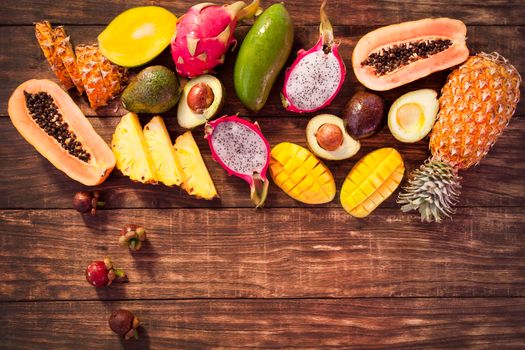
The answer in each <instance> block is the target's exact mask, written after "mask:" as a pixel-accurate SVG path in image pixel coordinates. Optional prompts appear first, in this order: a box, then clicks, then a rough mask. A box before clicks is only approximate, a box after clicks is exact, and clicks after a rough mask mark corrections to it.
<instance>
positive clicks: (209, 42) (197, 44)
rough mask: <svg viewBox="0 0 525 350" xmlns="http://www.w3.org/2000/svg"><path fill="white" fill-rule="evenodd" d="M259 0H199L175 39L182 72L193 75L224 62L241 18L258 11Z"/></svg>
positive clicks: (174, 51) (173, 44)
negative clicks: (223, 0) (216, 0)
mask: <svg viewBox="0 0 525 350" xmlns="http://www.w3.org/2000/svg"><path fill="white" fill-rule="evenodd" d="M259 1H260V0H254V1H253V2H252V3H251V4H250V5H249V6H247V5H246V3H244V2H243V1H237V2H235V3H233V4H231V5H224V6H221V5H214V4H212V3H209V2H205V3H202V4H198V5H195V6H193V7H192V8H190V9H189V10H188V12H187V13H186V14H185V15H184V16H182V17H181V18H180V19H179V22H178V23H177V30H176V33H175V36H174V37H173V39H172V41H171V56H172V57H173V61H174V62H175V66H176V67H177V72H178V73H179V74H180V75H183V76H186V77H188V78H193V77H195V76H198V75H202V74H207V73H209V72H210V71H211V70H212V69H213V68H214V67H215V66H217V65H219V64H222V63H224V54H225V53H226V51H227V50H228V48H229V47H230V45H231V44H232V43H237V42H236V40H235V37H234V36H233V34H234V31H235V27H236V26H237V22H238V21H239V20H242V19H245V18H249V17H252V16H254V15H255V13H256V12H257V10H258V9H259Z"/></svg>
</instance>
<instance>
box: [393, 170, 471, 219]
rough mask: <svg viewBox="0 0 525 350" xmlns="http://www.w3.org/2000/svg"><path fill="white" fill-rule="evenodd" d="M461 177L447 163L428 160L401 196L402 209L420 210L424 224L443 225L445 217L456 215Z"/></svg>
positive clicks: (414, 174) (398, 200)
mask: <svg viewBox="0 0 525 350" xmlns="http://www.w3.org/2000/svg"><path fill="white" fill-rule="evenodd" d="M460 180H461V177H460V176H459V175H458V174H457V171H456V170H455V169H454V168H453V167H452V166H450V165H449V164H447V163H444V162H442V161H437V160H427V161H426V162H425V164H423V165H422V166H421V167H420V168H419V169H416V170H415V171H413V172H412V176H411V177H410V179H409V181H408V185H407V186H406V187H404V188H403V190H404V191H403V192H402V193H400V194H399V196H398V199H397V203H399V204H402V206H401V210H402V211H403V212H408V211H411V210H418V211H419V213H420V214H421V221H424V222H432V221H436V222H441V220H442V218H443V217H444V216H447V217H450V215H451V214H454V212H455V209H454V206H455V205H456V204H457V202H458V198H459V194H460V190H461V185H460Z"/></svg>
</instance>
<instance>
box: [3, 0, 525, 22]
mask: <svg viewBox="0 0 525 350" xmlns="http://www.w3.org/2000/svg"><path fill="white" fill-rule="evenodd" d="M232 2H233V1H224V3H232ZM246 2H249V1H246ZM277 2H279V1H278V0H262V1H261V4H262V6H263V7H264V8H267V7H268V6H270V5H271V4H273V3H277ZM196 3H198V2H196V1H194V0H179V1H169V0H155V1H153V0H148V1H145V0H128V1H126V2H122V1H105V2H104V5H103V6H104V7H103V11H101V8H100V4H99V2H97V1H93V0H92V1H67V0H59V1H53V2H49V1H38V5H36V6H35V1H31V0H18V1H17V0H4V1H3V2H2V10H3V11H2V12H1V13H0V24H2V25H7V24H9V25H20V24H31V23H33V22H35V21H39V20H41V19H44V18H45V19H48V20H51V21H53V22H59V23H65V24H75V25H76V24H91V25H92V24H105V23H108V22H109V21H111V19H112V18H113V17H115V16H116V15H118V14H119V13H120V12H122V11H124V10H126V9H128V8H131V7H134V6H144V5H158V6H163V7H165V8H167V9H169V10H170V11H172V12H173V13H175V14H176V15H178V16H181V15H182V14H184V13H185V12H186V11H187V9H188V8H190V7H191V6H193V5H195V4H196ZM217 3H222V1H218V2H217ZM319 4H320V1H287V2H286V7H287V9H288V11H289V12H290V14H291V15H292V17H293V19H294V22H295V23H296V24H314V25H316V24H318V23H319ZM328 13H329V16H330V19H331V21H332V22H333V24H336V25H366V26H372V25H388V24H392V23H398V22H403V21H411V20H416V19H421V18H425V17H443V16H453V17H454V18H458V19H461V20H463V21H465V22H466V23H468V24H478V25H523V24H525V22H524V18H525V10H524V8H523V6H520V2H519V1H518V2H514V1H499V0H487V1H480V0H466V1H461V2H455V1H444V0H441V1H431V0H423V1H417V2H414V1H409V0H398V1H389V0H375V1H366V0H353V1H339V2H335V1H332V2H330V3H329V6H328Z"/></svg>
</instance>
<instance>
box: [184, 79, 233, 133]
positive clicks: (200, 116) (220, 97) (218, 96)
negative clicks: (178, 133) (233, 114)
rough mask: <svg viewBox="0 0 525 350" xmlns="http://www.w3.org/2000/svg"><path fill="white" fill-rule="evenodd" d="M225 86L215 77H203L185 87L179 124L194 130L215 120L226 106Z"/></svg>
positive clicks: (193, 80)
mask: <svg viewBox="0 0 525 350" xmlns="http://www.w3.org/2000/svg"><path fill="white" fill-rule="evenodd" d="M224 94H225V92H224V86H223V85H222V83H221V81H220V80H219V79H217V78H216V77H214V76H213V75H208V74H206V75H201V76H199V77H197V78H193V79H191V80H190V81H188V82H187V83H186V85H184V89H183V91H182V97H181V101H180V103H179V107H178V110H177V122H178V123H179V125H180V126H181V127H183V128H185V129H193V128H194V127H196V126H199V125H202V124H204V123H206V121H207V120H209V119H212V118H214V117H215V116H216V115H217V114H218V113H219V112H220V110H221V108H222V105H223V104H224Z"/></svg>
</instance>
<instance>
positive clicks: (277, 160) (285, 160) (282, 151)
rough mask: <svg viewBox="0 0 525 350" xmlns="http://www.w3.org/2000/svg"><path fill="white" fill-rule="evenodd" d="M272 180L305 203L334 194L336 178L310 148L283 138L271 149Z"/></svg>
mask: <svg viewBox="0 0 525 350" xmlns="http://www.w3.org/2000/svg"><path fill="white" fill-rule="evenodd" d="M270 175H271V177H272V180H273V182H274V183H275V184H276V185H277V186H278V187H279V188H281V190H283V191H284V192H285V193H286V194H287V195H289V196H290V197H292V198H293V199H295V200H297V201H299V202H303V203H306V204H322V203H328V202H330V201H332V199H334V197H335V191H336V190H335V181H334V177H333V176H332V173H331V172H330V170H329V169H328V168H327V167H326V165H324V164H323V162H321V161H320V160H319V159H318V158H317V157H316V156H314V155H313V154H312V153H311V152H310V151H309V150H307V149H306V148H304V147H301V146H299V145H296V144H294V143H290V142H282V143H280V144H278V145H277V146H275V147H274V148H273V149H272V151H271V152H270Z"/></svg>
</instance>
